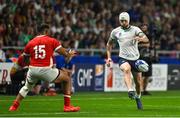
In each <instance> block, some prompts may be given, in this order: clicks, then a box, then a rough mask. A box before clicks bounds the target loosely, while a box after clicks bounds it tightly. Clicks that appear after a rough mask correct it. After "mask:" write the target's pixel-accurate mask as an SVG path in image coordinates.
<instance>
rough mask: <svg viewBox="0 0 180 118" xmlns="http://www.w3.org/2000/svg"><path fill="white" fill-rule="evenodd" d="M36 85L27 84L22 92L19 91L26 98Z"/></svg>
mask: <svg viewBox="0 0 180 118" xmlns="http://www.w3.org/2000/svg"><path fill="white" fill-rule="evenodd" d="M33 86H34V84H32V85H31V84H29V83H26V84H25V85H24V86H23V87H22V88H21V90H20V91H19V93H20V94H21V95H22V96H23V97H26V95H27V93H28V92H29V91H30V90H31V89H32V88H33Z"/></svg>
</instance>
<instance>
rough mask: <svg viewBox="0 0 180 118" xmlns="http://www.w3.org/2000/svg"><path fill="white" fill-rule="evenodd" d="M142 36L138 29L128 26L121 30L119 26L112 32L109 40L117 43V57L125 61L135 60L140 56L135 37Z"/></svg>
mask: <svg viewBox="0 0 180 118" xmlns="http://www.w3.org/2000/svg"><path fill="white" fill-rule="evenodd" d="M140 35H144V34H143V32H142V31H141V29H140V28H138V27H136V26H130V27H129V28H128V29H123V28H122V27H121V26H120V27H117V28H115V29H114V30H112V32H111V35H110V38H109V40H113V41H117V42H118V44H119V57H122V58H124V59H127V60H137V59H138V58H139V56H140V54H139V50H138V41H136V40H135V39H134V37H135V36H140Z"/></svg>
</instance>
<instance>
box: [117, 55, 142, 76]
mask: <svg viewBox="0 0 180 118" xmlns="http://www.w3.org/2000/svg"><path fill="white" fill-rule="evenodd" d="M136 61H137V60H127V59H124V58H122V57H119V66H121V65H122V64H123V63H125V62H128V63H129V65H130V66H131V71H135V72H140V71H138V69H137V68H136V66H135V62H136Z"/></svg>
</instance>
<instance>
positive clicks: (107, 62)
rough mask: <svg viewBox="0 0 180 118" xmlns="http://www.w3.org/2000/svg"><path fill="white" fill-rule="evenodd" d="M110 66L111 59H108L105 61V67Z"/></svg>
mask: <svg viewBox="0 0 180 118" xmlns="http://www.w3.org/2000/svg"><path fill="white" fill-rule="evenodd" d="M111 64H112V59H111V58H108V59H107V60H106V65H107V67H110V66H111Z"/></svg>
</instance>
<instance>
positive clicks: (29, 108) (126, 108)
mask: <svg viewBox="0 0 180 118" xmlns="http://www.w3.org/2000/svg"><path fill="white" fill-rule="evenodd" d="M151 93H152V95H151V96H142V101H143V107H144V109H143V110H137V108H136V104H135V101H134V100H130V99H129V98H128V97H127V93H126V92H106V93H105V92H76V93H75V94H74V95H73V96H72V104H73V105H79V106H80V107H81V110H80V112H71V113H64V112H63V96H62V95H58V96H53V97H46V96H28V97H27V98H26V99H24V101H23V102H22V104H21V106H20V109H18V111H16V112H9V111H8V108H9V106H10V105H11V103H12V101H13V100H14V99H15V96H2V95H1V96H0V117H15V116H16V117H44V116H45V117H54V116H56V117H180V91H167V92H151Z"/></svg>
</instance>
